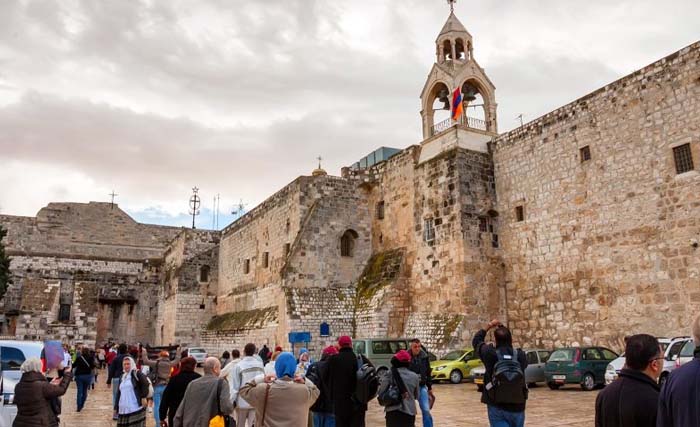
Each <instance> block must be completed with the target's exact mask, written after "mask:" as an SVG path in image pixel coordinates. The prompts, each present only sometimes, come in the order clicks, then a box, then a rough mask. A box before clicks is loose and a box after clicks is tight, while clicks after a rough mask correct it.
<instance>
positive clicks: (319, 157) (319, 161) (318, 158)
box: [316, 156, 323, 169]
mask: <svg viewBox="0 0 700 427" xmlns="http://www.w3.org/2000/svg"><path fill="white" fill-rule="evenodd" d="M316 159H317V160H318V168H319V169H321V160H323V157H321V156H318V157H316Z"/></svg>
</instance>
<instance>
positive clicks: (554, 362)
mask: <svg viewBox="0 0 700 427" xmlns="http://www.w3.org/2000/svg"><path fill="white" fill-rule="evenodd" d="M617 357H618V355H617V353H615V352H614V351H612V350H610V349H607V348H605V347H568V348H560V349H557V350H555V351H554V352H553V353H552V355H551V356H550V357H549V360H548V361H547V364H546V366H545V372H544V373H545V380H546V382H547V385H548V386H549V388H551V389H552V390H557V389H558V388H560V387H561V386H563V385H564V384H580V385H581V388H582V389H584V390H587V391H590V390H593V389H594V388H595V387H596V386H597V385H605V370H606V368H607V366H608V364H609V363H610V362H612V361H613V360H615V359H617Z"/></svg>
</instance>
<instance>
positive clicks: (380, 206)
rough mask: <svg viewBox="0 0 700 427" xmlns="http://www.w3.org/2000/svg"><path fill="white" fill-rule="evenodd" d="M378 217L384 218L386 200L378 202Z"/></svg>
mask: <svg viewBox="0 0 700 427" xmlns="http://www.w3.org/2000/svg"><path fill="white" fill-rule="evenodd" d="M377 219H384V200H382V201H381V202H379V203H377Z"/></svg>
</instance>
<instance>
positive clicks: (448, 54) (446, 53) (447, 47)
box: [442, 40, 452, 61]
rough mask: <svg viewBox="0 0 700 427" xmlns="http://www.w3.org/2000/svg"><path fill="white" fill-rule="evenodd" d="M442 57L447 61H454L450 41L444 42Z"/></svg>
mask: <svg viewBox="0 0 700 427" xmlns="http://www.w3.org/2000/svg"><path fill="white" fill-rule="evenodd" d="M442 57H443V58H444V59H445V61H451V60H452V43H451V42H450V41H449V40H445V41H444V42H442Z"/></svg>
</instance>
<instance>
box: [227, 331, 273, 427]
mask: <svg viewBox="0 0 700 427" xmlns="http://www.w3.org/2000/svg"><path fill="white" fill-rule="evenodd" d="M255 350H256V349H255V344H252V343H248V344H246V346H245V347H244V348H243V354H244V357H243V359H241V361H240V362H238V363H237V364H236V366H235V367H234V368H233V372H231V374H230V375H229V380H230V384H231V390H232V392H231V401H232V402H234V404H235V405H236V411H235V412H236V416H235V418H236V426H237V427H246V422H247V427H253V424H255V409H254V408H253V407H252V406H251V405H250V404H249V403H248V402H246V401H245V400H244V399H243V398H242V397H241V396H240V395H239V391H240V389H241V387H243V386H244V385H246V383H248V382H250V381H252V380H254V379H255V377H257V376H258V375H264V374H265V369H264V367H263V363H262V361H261V360H260V358H258V357H255V356H256V354H255Z"/></svg>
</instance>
